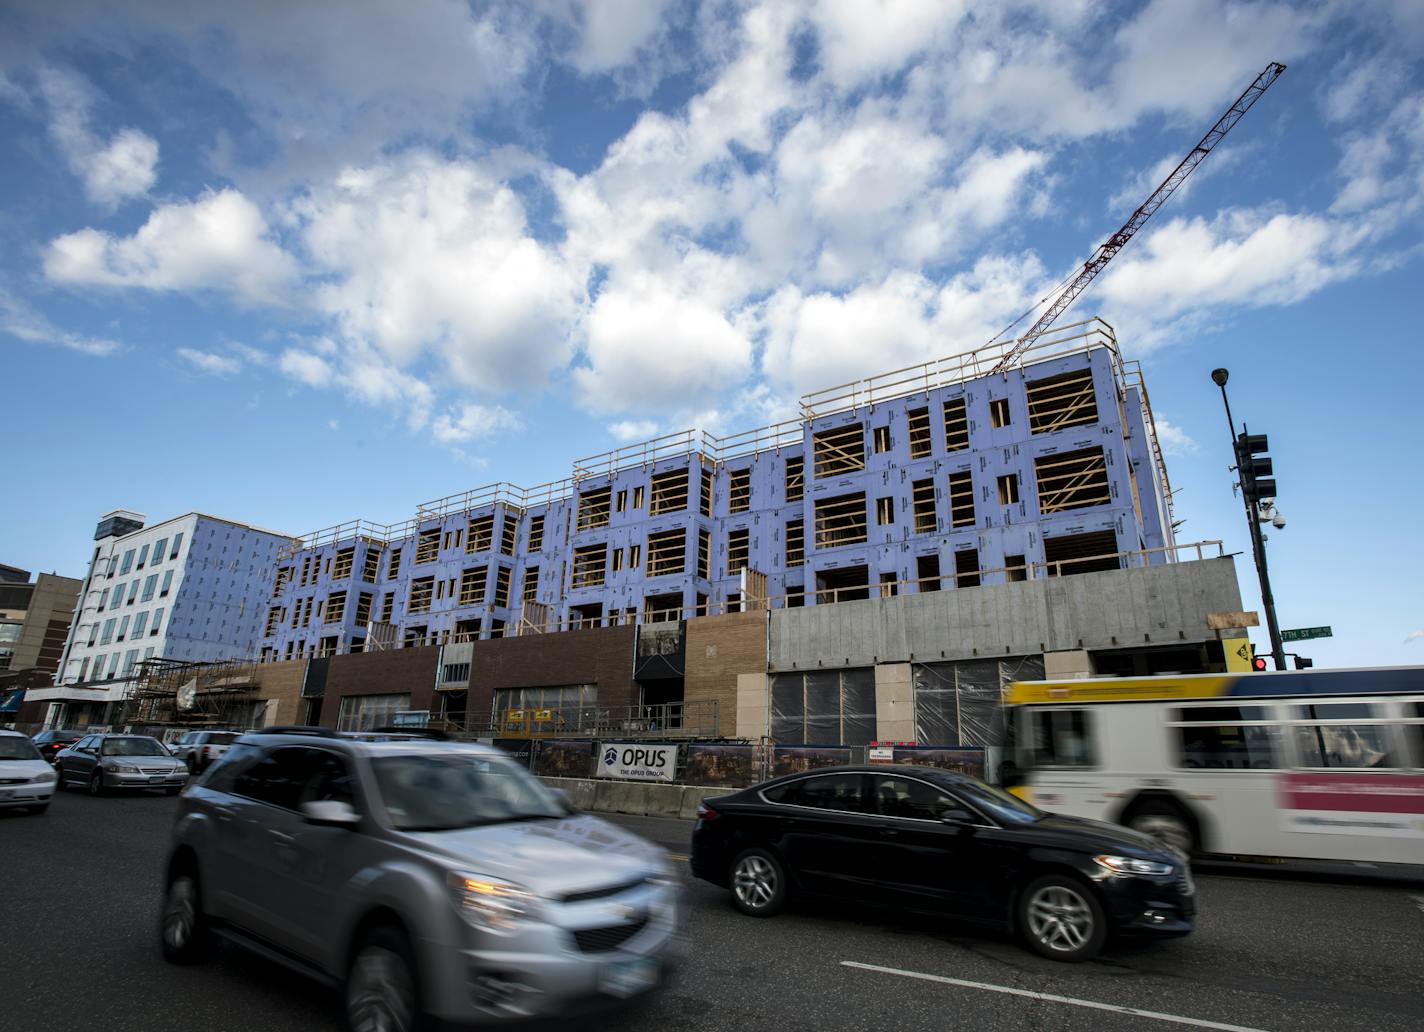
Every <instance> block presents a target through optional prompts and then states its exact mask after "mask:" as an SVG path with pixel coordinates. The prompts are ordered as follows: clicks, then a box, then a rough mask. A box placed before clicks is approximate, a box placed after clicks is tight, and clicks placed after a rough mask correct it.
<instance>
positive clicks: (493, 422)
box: [431, 404, 520, 444]
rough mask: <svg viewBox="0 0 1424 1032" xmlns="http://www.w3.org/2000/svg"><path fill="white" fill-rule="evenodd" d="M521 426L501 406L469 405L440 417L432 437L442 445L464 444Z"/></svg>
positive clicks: (436, 421)
mask: <svg viewBox="0 0 1424 1032" xmlns="http://www.w3.org/2000/svg"><path fill="white" fill-rule="evenodd" d="M519 425H520V424H519V417H518V416H516V415H515V414H514V413H513V412H510V411H509V410H508V409H506V408H503V407H501V406H499V405H470V404H466V405H459V406H457V407H455V408H452V409H450V411H448V412H445V413H442V414H441V415H439V416H436V417H435V422H434V423H433V424H432V426H431V433H432V434H433V435H434V437H435V439H436V440H437V441H439V442H440V443H441V444H462V443H464V442H466V441H469V440H472V439H474V438H477V437H481V438H483V437H490V436H493V435H494V434H496V433H498V432H499V431H501V430H512V429H515V428H517V427H518V426H519Z"/></svg>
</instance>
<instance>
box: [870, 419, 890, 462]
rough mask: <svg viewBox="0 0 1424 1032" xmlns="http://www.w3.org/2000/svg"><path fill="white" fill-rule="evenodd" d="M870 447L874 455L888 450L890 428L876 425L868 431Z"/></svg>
mask: <svg viewBox="0 0 1424 1032" xmlns="http://www.w3.org/2000/svg"><path fill="white" fill-rule="evenodd" d="M870 448H871V450H872V451H873V452H875V454H876V455H879V454H881V453H882V452H888V451H889V450H890V428H889V427H888V426H877V427H874V428H872V429H871V431H870Z"/></svg>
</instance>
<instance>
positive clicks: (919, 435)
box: [906, 408, 930, 459]
mask: <svg viewBox="0 0 1424 1032" xmlns="http://www.w3.org/2000/svg"><path fill="white" fill-rule="evenodd" d="M906 415H907V416H908V417H909V424H910V458H912V459H923V458H925V457H926V456H928V455H929V453H930V410H929V409H927V408H918V409H911V410H910V411H909V412H907V413H906Z"/></svg>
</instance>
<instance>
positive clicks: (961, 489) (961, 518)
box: [949, 469, 975, 527]
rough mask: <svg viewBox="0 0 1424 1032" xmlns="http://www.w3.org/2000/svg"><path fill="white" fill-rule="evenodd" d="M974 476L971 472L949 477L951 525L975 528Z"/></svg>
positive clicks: (967, 471)
mask: <svg viewBox="0 0 1424 1032" xmlns="http://www.w3.org/2000/svg"><path fill="white" fill-rule="evenodd" d="M974 519H975V517H974V475H973V474H972V473H970V472H969V470H967V469H966V470H964V471H963V472H962V473H951V474H950V475H949V525H950V526H951V527H972V526H974Z"/></svg>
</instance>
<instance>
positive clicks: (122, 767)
mask: <svg viewBox="0 0 1424 1032" xmlns="http://www.w3.org/2000/svg"><path fill="white" fill-rule="evenodd" d="M109 772H110V773H112V774H137V773H138V768H137V767H131V766H129V765H128V764H127V763H116V764H114V765H113V766H112V767H110V768H109Z"/></svg>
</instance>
